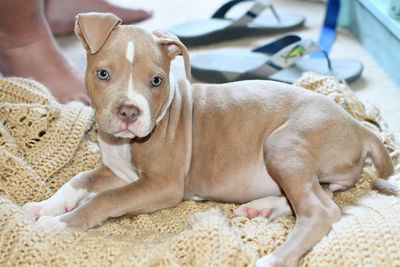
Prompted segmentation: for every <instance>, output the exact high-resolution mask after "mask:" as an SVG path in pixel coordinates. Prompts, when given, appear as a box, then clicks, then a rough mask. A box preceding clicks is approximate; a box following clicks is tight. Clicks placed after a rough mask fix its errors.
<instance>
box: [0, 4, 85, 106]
mask: <svg viewBox="0 0 400 267" xmlns="http://www.w3.org/2000/svg"><path fill="white" fill-rule="evenodd" d="M0 72H1V73H2V74H3V75H4V76H20V77H27V78H33V79H35V80H37V81H39V82H41V83H43V84H44V85H46V86H47V87H48V88H49V89H50V91H51V92H52V93H53V95H54V96H55V97H56V98H57V99H58V100H59V101H60V102H62V103H66V102H68V101H71V100H78V101H83V102H84V103H86V104H88V103H89V98H88V96H87V95H86V89H85V86H84V83H83V78H82V76H81V75H80V74H78V73H77V72H76V71H75V70H74V68H72V67H71V65H70V64H69V63H68V61H67V60H66V59H65V58H64V56H63V55H62V53H61V50H60V48H59V47H58V45H57V43H56V42H55V40H54V38H53V36H52V34H51V32H50V29H49V26H48V24H47V21H46V19H45V17H44V12H43V0H29V1H26V0H1V1H0Z"/></svg>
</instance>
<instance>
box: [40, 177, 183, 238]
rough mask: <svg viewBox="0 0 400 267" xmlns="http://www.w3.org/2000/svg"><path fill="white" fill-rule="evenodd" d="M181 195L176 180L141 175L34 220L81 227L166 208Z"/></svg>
mask: <svg viewBox="0 0 400 267" xmlns="http://www.w3.org/2000/svg"><path fill="white" fill-rule="evenodd" d="M174 178H175V177H174ZM170 180H171V179H170ZM182 199H183V188H181V187H179V186H178V185H177V184H176V180H173V181H172V182H168V178H165V179H164V178H160V179H157V181H150V180H149V179H146V177H141V178H140V179H139V180H138V181H136V182H133V183H130V184H128V185H125V186H122V187H119V188H115V189H111V190H107V191H103V192H101V193H99V194H97V195H96V196H94V197H93V198H92V199H91V200H89V201H88V202H87V203H86V204H84V205H82V206H79V207H78V208H76V209H74V210H73V211H71V212H69V213H66V214H63V215H59V216H57V217H42V218H40V219H39V220H38V224H39V225H40V226H42V227H43V228H48V229H53V228H60V229H64V228H73V229H83V230H84V229H87V228H90V227H93V226H96V225H99V224H100V223H102V222H103V221H105V220H106V219H108V218H115V217H120V216H122V215H126V214H130V215H135V214H139V213H148V212H154V211H157V210H160V209H163V208H169V207H172V206H175V205H177V204H178V203H179V202H180V201H182Z"/></svg>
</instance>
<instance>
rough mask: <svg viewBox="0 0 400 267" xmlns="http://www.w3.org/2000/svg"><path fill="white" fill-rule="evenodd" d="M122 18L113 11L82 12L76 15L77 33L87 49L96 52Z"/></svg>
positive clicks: (92, 52)
mask: <svg viewBox="0 0 400 267" xmlns="http://www.w3.org/2000/svg"><path fill="white" fill-rule="evenodd" d="M121 22H122V20H121V19H120V18H119V17H117V16H115V15H114V14H112V13H97V12H89V13H81V14H79V15H77V16H76V22H75V34H76V35H77V36H78V38H79V39H80V40H81V41H82V44H83V46H84V47H85V49H86V50H87V51H88V52H90V53H91V54H96V53H97V52H98V51H99V50H100V48H101V47H102V46H103V44H104V43H105V41H106V40H107V38H108V36H109V35H110V33H111V32H112V30H114V28H115V27H116V26H118V25H119V24H121Z"/></svg>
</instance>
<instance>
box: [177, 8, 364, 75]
mask: <svg viewBox="0 0 400 267" xmlns="http://www.w3.org/2000/svg"><path fill="white" fill-rule="evenodd" d="M242 2H253V5H252V6H251V7H250V9H249V10H248V11H247V12H246V13H245V14H244V15H242V16H241V17H239V18H237V19H228V18H226V17H225V16H226V13H227V12H228V11H229V10H230V9H231V8H232V7H234V6H236V5H237V4H239V3H242ZM265 10H269V11H271V12H270V13H269V14H265V13H266V12H264V13H263V11H265ZM304 21H305V18H304V17H303V16H301V15H296V14H278V13H277V12H276V11H275V9H274V7H273V5H272V4H270V3H268V2H267V1H265V0H232V1H229V2H227V3H226V4H224V5H223V6H221V8H219V9H218V10H217V11H216V12H215V14H214V15H213V16H212V18H211V19H207V20H198V21H192V22H188V23H184V24H180V25H177V26H174V27H172V28H170V29H169V31H170V32H171V33H174V34H175V35H177V36H178V37H179V39H180V40H181V41H182V42H183V43H184V44H186V45H187V46H193V45H204V44H210V43H215V42H219V41H224V40H231V39H235V38H240V37H245V36H254V35H259V34H267V33H273V32H278V31H287V30H291V29H294V28H296V27H300V26H302V25H303V24H304ZM315 51H322V53H321V55H323V57H308V58H305V57H306V56H307V55H309V54H311V53H313V52H315ZM191 62H192V63H191V65H192V74H193V76H194V77H196V78H198V79H200V80H204V81H207V82H216V83H220V82H232V81H238V80H245V79H269V80H276V81H282V82H287V83H292V82H294V81H295V80H297V79H298V78H300V76H301V75H302V74H303V73H304V72H307V71H313V72H316V73H318V74H324V75H330V76H335V77H336V78H338V79H340V80H341V79H344V80H345V81H346V82H351V81H354V80H356V79H357V78H358V77H360V76H361V73H362V70H363V66H362V64H361V63H360V62H359V61H357V60H351V59H329V57H328V54H327V53H326V52H324V51H323V50H322V49H321V47H320V46H319V45H318V43H316V42H314V41H313V40H310V39H304V38H301V37H300V36H297V35H294V34H291V35H285V36H283V37H281V38H279V39H277V40H275V41H272V42H271V43H268V44H266V45H264V46H261V47H258V48H255V49H253V50H252V51H243V50H238V49H234V50H222V51H216V52H207V53H203V54H198V55H196V56H194V57H192V59H191Z"/></svg>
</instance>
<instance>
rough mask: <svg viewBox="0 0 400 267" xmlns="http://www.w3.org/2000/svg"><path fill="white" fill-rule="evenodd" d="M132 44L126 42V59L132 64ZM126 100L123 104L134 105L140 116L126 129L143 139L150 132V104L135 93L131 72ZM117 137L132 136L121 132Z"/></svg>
mask: <svg viewBox="0 0 400 267" xmlns="http://www.w3.org/2000/svg"><path fill="white" fill-rule="evenodd" d="M134 48H135V47H134V43H133V41H130V42H128V44H127V48H126V58H127V60H128V61H129V62H130V63H131V64H132V63H133V59H134V56H135V52H134ZM125 95H126V98H127V100H126V101H125V103H124V104H126V105H134V106H136V107H137V108H138V109H139V110H140V115H139V116H138V118H137V120H136V121H135V122H134V123H132V124H130V125H128V129H129V130H130V131H131V132H132V133H133V134H134V135H135V136H139V137H144V136H146V135H148V134H149V133H150V130H151V125H152V122H151V110H150V103H149V102H148V100H147V99H146V98H145V97H144V95H142V94H140V93H139V92H137V91H136V90H135V88H134V81H133V75H132V72H131V73H129V81H128V88H127V89H126V93H125ZM116 136H117V137H124V138H133V137H134V136H133V135H132V134H129V133H126V132H121V133H118V134H116Z"/></svg>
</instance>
